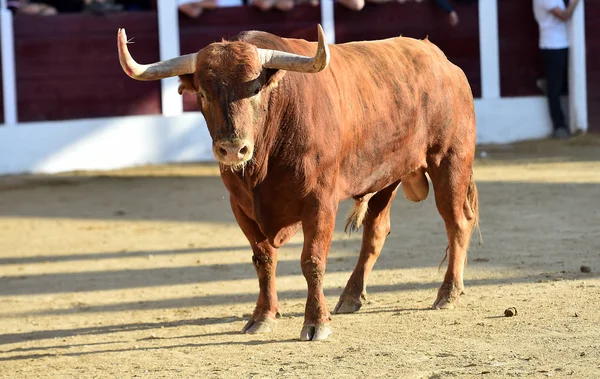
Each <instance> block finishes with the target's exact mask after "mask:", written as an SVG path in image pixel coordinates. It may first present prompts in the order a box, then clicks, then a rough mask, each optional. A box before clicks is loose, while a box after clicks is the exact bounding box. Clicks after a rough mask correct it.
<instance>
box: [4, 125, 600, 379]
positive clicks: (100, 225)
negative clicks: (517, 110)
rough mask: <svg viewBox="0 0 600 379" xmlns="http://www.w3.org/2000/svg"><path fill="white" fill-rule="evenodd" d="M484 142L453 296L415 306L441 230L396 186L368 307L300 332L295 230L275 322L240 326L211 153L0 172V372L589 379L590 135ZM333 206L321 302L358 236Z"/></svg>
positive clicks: (344, 268) (247, 267)
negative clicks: (320, 335)
mask: <svg viewBox="0 0 600 379" xmlns="http://www.w3.org/2000/svg"><path fill="white" fill-rule="evenodd" d="M481 151H485V152H486V153H487V157H486V158H479V159H478V160H477V162H476V179H477V182H478V186H479V192H480V203H481V226H482V232H483V237H484V245H483V246H482V247H479V246H478V245H477V243H476V240H474V242H473V245H472V248H471V251H470V255H469V265H468V267H467V271H466V278H465V279H466V280H465V285H466V292H467V293H466V295H465V296H464V297H463V300H462V306H461V307H460V308H458V309H456V310H452V311H437V310H435V311H434V310H430V309H429V307H430V306H431V304H432V302H433V300H434V299H435V296H436V291H437V288H438V286H439V285H440V283H441V280H442V274H443V271H442V272H441V273H439V272H438V270H437V267H438V264H439V263H440V260H441V259H442V257H443V255H444V249H445V247H446V234H445V231H444V226H443V223H442V220H441V218H440V217H439V215H438V213H437V211H436V209H435V206H434V203H433V196H431V195H430V196H429V198H428V199H427V200H426V201H425V202H423V203H420V204H415V203H410V202H409V201H407V200H405V199H404V198H403V197H402V195H401V194H399V195H398V197H397V200H396V201H395V203H394V209H393V212H392V218H393V219H392V234H391V235H390V236H389V238H388V240H387V243H386V245H385V247H384V250H383V253H382V255H381V257H380V259H379V261H378V262H377V265H376V266H375V270H374V272H373V274H372V276H371V278H370V283H369V287H368V290H369V293H370V296H369V302H368V304H366V305H365V306H363V309H362V310H361V311H360V312H358V313H356V314H353V315H334V318H333V321H332V327H333V332H334V334H333V335H332V336H331V337H330V339H329V340H327V341H324V342H316V343H308V342H299V341H298V336H299V333H300V329H301V326H302V317H303V311H304V300H305V296H306V283H305V281H304V278H303V277H302V274H301V271H300V264H299V254H300V248H301V243H302V234H301V233H299V234H298V235H297V236H296V237H294V239H293V240H292V241H291V242H290V243H289V244H288V245H287V246H286V247H285V248H283V249H282V250H281V260H280V263H279V268H278V288H279V296H280V301H281V307H282V310H283V312H284V316H283V318H282V319H280V321H279V324H278V326H277V328H276V330H275V332H274V333H272V334H270V335H264V336H255V335H242V334H240V333H239V331H240V329H241V328H242V326H243V325H244V323H245V319H246V318H247V317H248V315H249V313H250V312H251V311H252V310H253V308H254V301H255V300H256V296H257V294H258V282H257V279H256V276H255V272H254V269H253V267H252V264H251V252H250V249H249V247H248V243H247V241H246V239H245V238H244V236H243V234H242V233H241V231H240V230H239V229H238V226H237V224H236V223H235V221H234V218H233V216H232V213H231V211H230V209H229V203H228V199H227V196H228V194H227V192H226V190H225V188H224V186H223V184H222V182H221V180H220V178H219V177H218V168H217V167H216V166H215V165H213V164H203V165H172V166H160V167H143V168H136V169H129V170H122V171H115V172H103V173H97V172H76V173H69V174H63V175H58V176H17V177H4V178H0V377H2V378H11V379H13V378H131V377H142V378H192V377H193V378H275V377H293V378H307V377H327V378H447V377H457V378H480V377H483V378H506V377H515V376H516V377H539V378H544V377H572V378H599V377H600V305H599V304H600V303H599V301H598V300H599V299H600V275H599V273H600V213H599V210H598V208H599V206H598V204H599V203H600V138H598V137H593V138H592V137H589V136H580V137H578V138H577V139H575V140H573V141H569V142H555V141H538V142H530V143H523V144H516V145H511V146H484V147H481V148H480V149H479V152H478V154H479V153H480V152H481ZM349 205H350V204H349V203H348V202H345V203H343V204H342V207H341V209H340V212H339V216H338V223H337V232H336V234H335V238H334V241H333V244H332V249H331V253H330V255H329V260H328V266H327V275H326V278H325V286H326V290H325V294H326V296H327V301H328V305H329V307H330V309H333V307H334V306H335V304H336V302H337V299H338V296H339V294H340V293H341V290H342V288H343V286H344V285H345V283H346V280H347V279H348V277H349V275H350V272H351V271H352V269H353V267H354V264H355V262H356V258H357V256H358V250H359V247H360V239H359V238H360V235H352V236H351V237H348V236H346V235H344V234H343V232H342V229H343V219H344V216H345V215H346V212H347V210H348V207H349ZM582 265H585V266H589V267H590V268H591V273H583V272H581V271H580V267H581V266H582ZM508 307H516V308H517V310H518V314H517V316H515V317H510V318H508V317H504V310H505V309H506V308H508Z"/></svg>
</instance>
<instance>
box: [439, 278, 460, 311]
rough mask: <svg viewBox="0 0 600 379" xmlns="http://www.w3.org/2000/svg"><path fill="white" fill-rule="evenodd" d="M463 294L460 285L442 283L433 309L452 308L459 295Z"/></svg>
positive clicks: (456, 304)
mask: <svg viewBox="0 0 600 379" xmlns="http://www.w3.org/2000/svg"><path fill="white" fill-rule="evenodd" d="M463 294H464V291H463V290H462V286H459V285H457V284H442V286H441V287H440V289H439V291H438V295H437V299H435V302H434V303H433V306H432V308H433V309H454V308H455V307H457V306H458V304H459V301H460V296H461V295H463Z"/></svg>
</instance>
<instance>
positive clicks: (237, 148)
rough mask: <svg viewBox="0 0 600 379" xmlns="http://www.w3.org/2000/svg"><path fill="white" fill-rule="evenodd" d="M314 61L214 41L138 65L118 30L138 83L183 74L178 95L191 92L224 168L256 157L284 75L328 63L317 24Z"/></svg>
mask: <svg viewBox="0 0 600 379" xmlns="http://www.w3.org/2000/svg"><path fill="white" fill-rule="evenodd" d="M318 35H319V43H318V47H317V52H316V55H315V56H314V57H305V56H301V55H296V54H290V53H286V52H282V51H277V50H267V49H261V48H257V47H256V46H254V45H252V44H249V43H247V42H242V41H235V42H220V43H212V44H210V45H208V46H206V47H205V48H203V49H202V50H200V51H199V52H197V53H195V54H188V55H184V56H180V57H177V58H173V59H169V60H165V61H160V62H156V63H152V64H148V65H141V64H138V63H137V62H136V61H135V60H134V59H133V58H132V57H131V54H130V53H129V50H128V48H127V36H126V34H125V30H124V29H119V32H118V36H117V46H118V50H119V61H120V63H121V67H122V68H123V70H124V71H125V73H127V75H129V76H130V77H131V78H133V79H136V80H144V81H147V80H159V79H163V78H168V77H173V76H179V78H180V79H181V85H180V86H179V93H180V94H182V93H183V91H186V90H187V91H191V92H192V93H194V94H195V95H196V98H197V101H198V106H199V107H200V110H201V111H202V114H203V115H204V118H205V119H206V123H207V125H208V129H209V132H210V135H211V137H212V140H213V154H214V156H215V158H216V159H217V160H218V161H219V162H220V163H221V164H224V165H227V166H231V167H232V168H241V167H244V166H245V164H246V163H247V162H248V161H249V160H251V159H252V157H253V154H254V145H255V140H256V135H257V133H258V132H260V130H261V126H262V125H264V123H265V120H266V110H267V108H268V102H269V97H270V93H271V90H273V88H275V87H276V85H277V82H278V81H279V80H280V79H281V78H282V77H283V73H284V72H285V71H279V70H286V71H297V72H306V73H316V72H319V71H322V70H323V69H325V68H326V67H327V65H328V63H329V49H328V47H327V44H326V43H325V36H324V34H323V29H322V28H321V26H320V25H319V26H318Z"/></svg>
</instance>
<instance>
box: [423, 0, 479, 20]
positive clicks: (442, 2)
mask: <svg viewBox="0 0 600 379" xmlns="http://www.w3.org/2000/svg"><path fill="white" fill-rule="evenodd" d="M455 1H456V2H457V3H462V4H471V3H474V2H476V1H477V0H455ZM433 2H434V3H435V4H436V5H437V6H438V7H440V8H442V9H443V10H444V11H445V12H446V13H447V14H448V20H449V22H450V25H452V26H457V25H458V23H459V22H460V19H459V17H458V13H456V10H455V9H454V7H453V6H452V5H450V2H449V1H448V0H433Z"/></svg>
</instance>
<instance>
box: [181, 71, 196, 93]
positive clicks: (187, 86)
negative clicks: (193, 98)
mask: <svg viewBox="0 0 600 379" xmlns="http://www.w3.org/2000/svg"><path fill="white" fill-rule="evenodd" d="M185 91H189V92H191V93H194V94H195V93H196V92H197V91H198V90H197V89H196V87H195V86H194V75H192V74H185V75H179V88H178V89H177V92H179V94H180V95H183V93H184V92H185Z"/></svg>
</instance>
